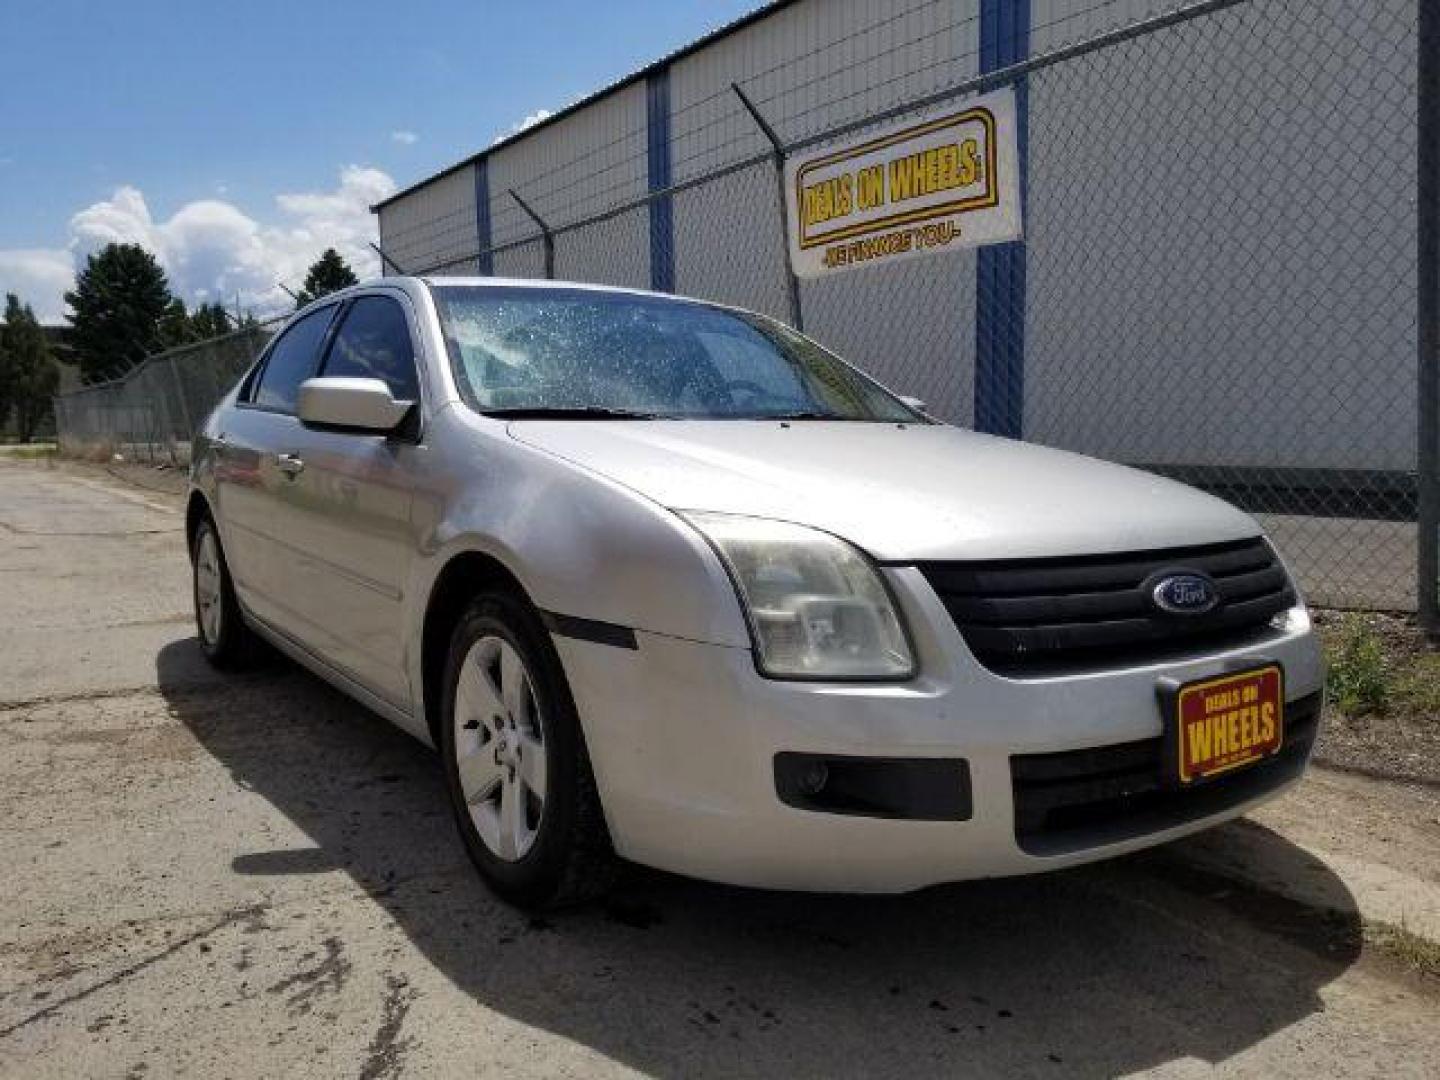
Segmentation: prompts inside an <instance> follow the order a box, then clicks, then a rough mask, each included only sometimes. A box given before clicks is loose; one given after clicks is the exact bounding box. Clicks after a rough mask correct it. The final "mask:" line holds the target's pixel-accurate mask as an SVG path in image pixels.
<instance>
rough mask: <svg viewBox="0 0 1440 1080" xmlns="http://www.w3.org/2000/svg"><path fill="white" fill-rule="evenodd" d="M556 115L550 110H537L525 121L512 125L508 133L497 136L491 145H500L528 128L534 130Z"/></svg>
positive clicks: (504, 132) (518, 121)
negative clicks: (533, 128) (536, 126)
mask: <svg viewBox="0 0 1440 1080" xmlns="http://www.w3.org/2000/svg"><path fill="white" fill-rule="evenodd" d="M554 115H555V114H554V113H553V112H551V111H550V110H549V109H536V110H535V111H534V112H532V113H531V114H530V115H529V116H526V117H525V118H524V119H522V120H517V121H516V122H515V123H513V124H511V125H510V128H509V130H508V131H502V132H501V133H500V134H499V135H496V136H495V138H494V139H492V140H491V142H490V145H491V146H494V145H495V143H498V142H500V141H501V140H503V139H508V138H510V136H512V135H518V134H520V132H522V131H524V130H525V129H526V128H532V127H534V126H535V125H536V124H538V123H540V121H542V120H549V119H550V117H552V116H554Z"/></svg>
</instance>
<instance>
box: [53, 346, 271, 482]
mask: <svg viewBox="0 0 1440 1080" xmlns="http://www.w3.org/2000/svg"><path fill="white" fill-rule="evenodd" d="M278 322H279V320H272V321H270V322H268V323H260V324H257V325H255V326H252V327H248V328H246V329H242V330H238V331H236V332H235V333H233V334H226V335H224V336H223V337H217V338H211V339H210V340H208V341H202V342H199V343H197V344H194V345H184V346H181V347H180V348H177V349H171V350H169V351H167V352H163V353H158V354H156V355H155V356H151V357H149V358H148V359H146V360H145V361H144V362H143V363H141V364H139V365H138V366H136V367H135V368H134V369H132V370H131V371H129V372H127V373H126V374H125V375H123V376H121V377H120V378H118V379H113V380H111V381H109V382H104V383H97V384H95V385H92V386H86V387H83V388H82V389H79V390H75V391H73V392H71V393H68V394H62V395H61V396H59V397H57V398H56V399H55V427H56V430H57V432H58V436H59V442H60V451H61V453H64V454H70V455H73V456H76V457H85V458H90V459H92V460H109V459H110V458H112V457H113V456H114V455H116V454H118V455H120V456H121V457H123V458H125V459H126V460H130V461H144V462H149V463H151V464H157V465H159V464H168V465H185V464H187V463H188V462H189V460H190V438H191V436H192V435H193V434H194V432H195V429H196V428H197V427H198V426H199V424H200V423H201V421H203V420H204V419H205V417H206V416H207V415H209V413H210V410H211V409H213V408H214V407H215V404H216V402H218V401H219V400H220V399H221V398H222V397H223V396H224V395H225V393H226V392H227V391H228V390H229V389H230V388H231V387H232V386H234V385H235V381H236V379H238V378H239V377H240V375H241V374H243V373H244V372H245V370H246V369H247V368H248V367H249V366H250V364H251V363H252V362H253V361H254V359H255V357H256V355H257V354H258V353H259V352H260V350H261V349H263V348H264V347H265V343H266V342H267V341H268V340H269V339H270V334H271V333H272V332H273V330H274V329H275V327H276V326H277V325H278Z"/></svg>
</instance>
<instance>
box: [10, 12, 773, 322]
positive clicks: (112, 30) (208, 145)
mask: <svg viewBox="0 0 1440 1080" xmlns="http://www.w3.org/2000/svg"><path fill="white" fill-rule="evenodd" d="M755 6H757V0H712V2H709V3H695V2H679V0H631V2H625V3H595V2H593V0H592V2H590V3H581V2H571V0H533V2H532V3H529V4H517V3H462V2H453V3H447V4H441V3H432V2H429V0H407V2H404V3H398V4H397V3H395V2H393V0H391V2H389V3H384V4H382V3H378V2H372V0H352V2H349V3H344V4H316V3H306V2H305V0H289V2H286V3H280V2H272V0H260V2H250V3H245V4H235V3H230V4H224V5H220V4H214V3H201V2H199V0H194V2H191V3H178V2H141V3H134V4H102V3H94V2H91V3H78V2H71V0H21V2H12V3H9V4H7V5H6V12H5V18H4V23H5V28H6V38H7V46H6V49H5V69H6V70H5V75H4V85H5V87H6V93H5V102H4V107H3V108H0V290H4V289H12V290H17V291H20V292H21V293H22V296H23V297H25V298H27V299H30V300H31V302H33V303H34V304H35V306H36V308H37V310H38V311H39V312H40V314H41V316H42V318H45V319H47V321H50V320H55V319H57V318H58V317H59V315H60V313H61V310H62V306H61V305H60V302H59V299H58V297H59V293H61V292H63V289H64V287H65V285H66V284H67V283H68V278H67V275H68V274H69V273H71V272H72V268H73V264H74V262H75V260H76V259H77V258H80V257H83V255H84V254H85V253H86V252H87V251H89V250H93V248H95V247H96V246H98V245H99V244H101V243H103V242H105V241H107V240H110V239H133V240H137V241H139V242H144V243H147V245H148V246H151V247H152V248H159V249H160V250H159V251H157V254H158V255H160V256H161V258H162V261H164V262H165V263H166V266H167V270H169V272H170V274H171V277H172V279H174V283H175V285H176V286H177V288H178V290H179V291H181V292H183V293H186V294H187V295H188V296H189V297H190V298H191V299H201V298H206V297H218V296H231V297H232V299H231V302H232V303H233V302H234V301H233V294H238V295H240V298H241V303H242V304H246V305H247V306H255V307H263V306H264V305H265V304H266V303H269V302H273V296H267V292H268V289H269V283H268V282H266V281H265V280H264V279H265V278H266V277H268V276H278V275H283V274H286V273H289V272H291V270H292V268H293V267H294V266H295V265H297V264H298V262H299V261H301V260H304V259H305V258H306V256H305V249H306V248H307V246H308V245H309V243H310V242H311V241H312V240H313V239H314V238H315V237H317V236H319V235H321V234H322V233H333V234H334V235H336V236H338V237H339V238H340V239H341V240H342V241H344V242H345V243H346V244H347V245H348V246H349V247H350V248H351V249H352V250H357V251H363V250H364V239H365V238H366V235H367V234H365V233H364V230H365V229H367V228H370V227H371V225H372V223H371V222H370V221H369V217H368V215H366V214H363V213H362V212H361V211H362V209H363V203H365V202H366V201H369V200H373V199H374V198H375V197H378V196H381V195H383V194H384V193H385V192H386V191H387V190H388V188H389V185H391V184H395V185H399V186H404V185H406V184H409V183H411V182H412V181H414V180H417V179H420V178H422V177H424V176H426V175H428V174H429V173H431V172H434V171H435V170H437V169H439V168H441V167H443V166H445V165H447V164H450V163H452V162H454V161H455V160H457V159H459V158H461V157H464V156H467V155H468V154H470V153H472V152H474V151H475V150H477V149H479V148H481V147H483V146H485V145H488V144H489V143H490V142H491V141H492V140H493V139H494V138H495V137H496V136H497V135H499V134H502V133H504V132H505V131H507V130H509V129H510V128H511V127H512V126H513V125H515V124H516V123H518V122H520V121H521V120H522V119H523V118H524V117H526V116H529V115H533V114H534V113H536V112H537V111H538V110H541V109H549V110H554V109H557V108H560V107H562V106H564V105H565V104H567V103H569V102H571V101H573V100H575V99H576V98H579V97H582V96H584V95H586V94H588V93H590V92H591V91H593V90H595V89H596V88H598V87H600V86H601V85H603V84H605V83H607V82H609V81H611V80H613V79H615V78H616V77H618V76H620V75H623V74H626V73H628V72H630V71H632V70H634V69H635V68H637V67H640V66H642V65H643V64H644V63H646V62H648V61H650V60H653V59H655V58H657V57H658V56H660V55H662V54H664V53H666V52H669V51H671V50H673V49H675V48H678V47H679V46H681V45H684V44H686V43H688V42H689V41H691V40H693V39H694V38H696V37H698V36H700V35H701V34H703V33H705V32H706V31H708V30H710V29H713V28H714V27H715V26H717V25H720V24H722V23H724V22H728V21H729V20H730V19H733V18H734V17H736V16H737V15H739V14H741V13H743V12H745V11H747V10H750V9H751V8H753V7H755ZM397 16H398V17H397ZM16 46H18V47H16ZM312 257H313V256H312ZM300 272H301V273H303V266H302V267H301V271H300Z"/></svg>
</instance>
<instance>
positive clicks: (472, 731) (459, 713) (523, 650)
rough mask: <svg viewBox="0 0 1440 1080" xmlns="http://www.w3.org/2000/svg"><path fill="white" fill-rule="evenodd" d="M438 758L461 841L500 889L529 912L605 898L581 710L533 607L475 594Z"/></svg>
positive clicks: (458, 642) (455, 646) (457, 636)
mask: <svg viewBox="0 0 1440 1080" xmlns="http://www.w3.org/2000/svg"><path fill="white" fill-rule="evenodd" d="M444 685H445V694H444V698H443V705H442V714H441V715H442V717H443V726H442V729H441V740H440V741H441V752H442V754H443V757H444V764H445V774H446V781H447V786H448V788H449V791H450V798H451V803H452V805H453V807H454V810H455V818H456V822H457V824H458V825H459V828H460V835H461V838H462V839H463V840H464V842H465V847H466V850H467V851H468V852H469V854H470V858H471V859H472V860H473V861H474V863H475V865H476V866H477V867H478V868H479V870H480V874H481V876H482V877H484V879H485V880H486V882H487V883H488V884H489V885H490V886H491V888H493V889H494V890H495V891H496V892H497V893H499V894H500V895H501V896H503V897H504V898H505V899H507V900H509V901H511V902H512V903H515V904H518V905H520V906H522V907H528V908H544V907H554V906H559V905H564V904H570V903H576V902H579V901H581V900H585V899H589V898H591V897H593V896H596V895H598V894H599V893H601V892H603V891H604V890H605V889H606V888H607V887H608V885H609V882H610V880H611V877H612V874H613V868H614V858H613V855H612V854H611V849H610V843H609V837H608V834H607V833H606V831H605V824H604V817H603V815H602V813H601V809H600V800H599V797H598V795H597V793H596V790H595V780H594V776H593V775H592V773H591V771H590V761H589V756H588V754H587V753H586V749H585V740H584V737H583V735H582V734H581V731H580V722H579V717H578V716H577V715H576V711H575V704H574V701H573V699H572V698H571V696H570V690H569V687H568V685H567V684H566V682H565V675H564V672H563V670H562V669H561V667H560V658H559V656H558V655H557V654H556V652H555V648H554V645H553V644H552V643H551V641H550V639H549V637H548V635H547V633H546V631H545V628H544V627H543V626H542V625H541V623H540V620H539V618H538V617H537V615H536V613H535V612H534V610H533V609H532V608H531V607H530V606H529V605H528V604H526V603H524V602H523V601H521V600H520V599H518V598H516V597H514V596H511V595H509V594H506V593H490V594H486V595H483V596H480V597H478V598H477V599H476V600H475V601H474V603H473V604H472V605H471V606H470V608H469V610H468V611H467V612H466V614H465V616H464V617H463V618H462V619H461V620H460V624H459V625H458V626H457V627H456V628H455V633H454V635H453V636H452V638H451V643H450V654H449V658H448V661H447V664H446V671H445V684H444Z"/></svg>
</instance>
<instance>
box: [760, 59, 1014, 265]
mask: <svg viewBox="0 0 1440 1080" xmlns="http://www.w3.org/2000/svg"><path fill="white" fill-rule="evenodd" d="M785 191H786V200H787V202H788V211H789V234H790V235H789V240H790V265H791V266H792V267H794V270H795V274H796V275H797V276H798V277H804V278H811V277H820V276H822V275H824V274H829V273H833V272H835V271H837V270H845V269H848V268H851V267H858V266H874V265H880V264H888V263H891V262H894V261H896V260H897V259H904V258H910V257H912V256H915V255H933V254H937V253H941V252H945V251H954V250H956V249H958V248H962V247H975V246H977V245H980V244H998V243H1002V242H1004V241H1007V240H1018V239H1019V238H1020V236H1021V231H1020V174H1019V154H1018V153H1017V151H1016V139H1015V92H1014V90H1013V89H1011V88H1010V87H1006V88H1005V89H1003V90H997V91H995V92H994V93H991V94H986V95H984V96H983V97H978V98H974V99H972V100H970V101H968V102H967V103H966V104H965V106H964V108H962V109H960V110H959V111H953V107H952V111H948V112H945V113H942V114H939V115H936V114H932V115H930V116H929V117H926V118H923V119H921V120H919V121H917V120H914V119H910V120H906V121H905V122H904V123H903V124H899V125H892V126H890V127H889V128H885V129H882V130H881V131H880V132H878V133H872V134H870V135H869V136H867V137H866V139H865V141H864V142H860V143H856V144H853V145H850V146H846V147H842V148H839V149H837V148H835V147H833V146H832V147H827V148H825V149H823V150H815V151H811V152H809V153H807V154H804V155H801V156H797V157H792V158H790V159H788V160H787V161H786V162H785Z"/></svg>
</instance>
